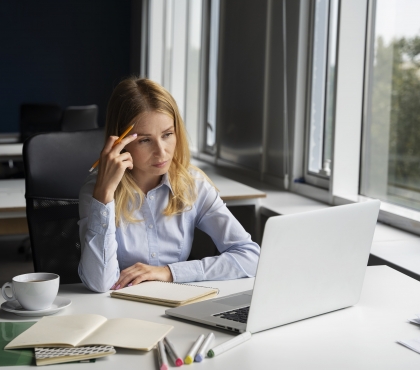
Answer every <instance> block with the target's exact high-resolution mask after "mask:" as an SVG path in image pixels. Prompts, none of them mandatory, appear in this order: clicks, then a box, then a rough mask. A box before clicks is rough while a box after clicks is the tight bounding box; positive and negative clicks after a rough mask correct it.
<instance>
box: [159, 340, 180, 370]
mask: <svg viewBox="0 0 420 370" xmlns="http://www.w3.org/2000/svg"><path fill="white" fill-rule="evenodd" d="M163 341H164V343H165V347H166V350H167V351H168V354H169V357H170V358H171V359H172V361H173V362H174V364H175V365H176V366H182V365H183V364H184V361H182V358H181V357H179V356H178V354H177V353H176V351H175V347H174V345H173V344H172V342H171V341H170V340H169V338H166V337H165V339H164V340H163Z"/></svg>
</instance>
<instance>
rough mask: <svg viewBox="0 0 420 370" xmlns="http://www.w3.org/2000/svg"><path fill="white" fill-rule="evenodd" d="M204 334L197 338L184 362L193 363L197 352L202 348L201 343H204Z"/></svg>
mask: <svg viewBox="0 0 420 370" xmlns="http://www.w3.org/2000/svg"><path fill="white" fill-rule="evenodd" d="M203 340H204V335H203V334H201V335H200V336H199V337H198V338H197V340H196V341H195V342H194V344H193V345H192V347H191V348H190V350H189V351H188V353H187V356H186V357H185V360H184V363H186V364H188V365H189V364H192V363H193V362H194V357H195V355H196V354H197V351H198V349H199V348H200V346H201V344H202V343H203Z"/></svg>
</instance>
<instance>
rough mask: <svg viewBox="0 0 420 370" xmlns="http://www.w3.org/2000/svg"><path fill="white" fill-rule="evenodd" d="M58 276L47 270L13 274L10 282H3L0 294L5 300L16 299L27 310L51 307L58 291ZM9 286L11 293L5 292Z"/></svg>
mask: <svg viewBox="0 0 420 370" xmlns="http://www.w3.org/2000/svg"><path fill="white" fill-rule="evenodd" d="M59 285H60V276H58V275H57V274H52V273H49V272H33V273H30V274H23V275H18V276H15V277H14V278H13V279H12V282H11V283H5V284H4V285H3V287H2V288H1V294H2V296H3V298H4V299H5V300H6V301H14V300H17V301H18V302H19V303H20V305H21V306H22V307H23V308H24V309H26V310H29V311H38V310H45V309H48V308H50V307H51V305H52V303H53V302H54V299H55V297H56V296H57V293H58V288H59ZM6 288H11V293H12V295H8V294H7V293H6Z"/></svg>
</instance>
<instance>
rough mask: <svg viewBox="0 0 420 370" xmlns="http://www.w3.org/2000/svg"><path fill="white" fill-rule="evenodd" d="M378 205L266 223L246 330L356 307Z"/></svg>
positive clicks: (279, 218)
mask: <svg viewBox="0 0 420 370" xmlns="http://www.w3.org/2000/svg"><path fill="white" fill-rule="evenodd" d="M379 205H380V202H379V201H377V200H374V201H369V202H365V203H356V204H351V205H344V206H336V207H330V208H326V209H323V210H317V211H312V212H305V213H299V214H293V215H288V216H275V217H271V218H269V219H268V221H267V223H266V225H265V230H264V237H263V241H262V244H261V256H260V260H259V263H258V269H257V275H256V279H255V284H254V291H253V295H252V301H251V308H250V311H249V315H248V322H247V328H246V330H247V331H250V332H252V333H255V332H259V331H261V330H265V329H270V328H273V327H276V326H280V325H284V324H287V323H290V322H294V321H298V320H301V319H306V318H308V317H312V316H316V315H320V314H323V313H326V312H330V311H334V310H338V309H340V308H344V307H348V306H351V305H354V304H355V303H357V301H358V300H359V297H360V293H361V290H362V285H363V279H364V275H365V271H366V266H367V262H368V258H369V253H370V247H371V244H372V239H373V234H374V230H375V225H376V221H377V217H378V212H379Z"/></svg>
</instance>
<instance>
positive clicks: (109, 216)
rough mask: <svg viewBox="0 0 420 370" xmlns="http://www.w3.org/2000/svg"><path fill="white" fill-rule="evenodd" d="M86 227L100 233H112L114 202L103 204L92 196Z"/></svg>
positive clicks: (113, 231)
mask: <svg viewBox="0 0 420 370" xmlns="http://www.w3.org/2000/svg"><path fill="white" fill-rule="evenodd" d="M87 227H88V229H89V230H92V231H94V232H95V233H97V234H100V235H108V234H114V233H115V231H116V227H115V202H114V201H112V202H110V203H108V204H103V203H101V202H99V201H98V200H96V199H95V198H93V197H92V202H91V203H90V212H89V218H88V223H87Z"/></svg>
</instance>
